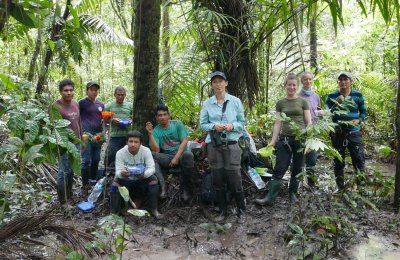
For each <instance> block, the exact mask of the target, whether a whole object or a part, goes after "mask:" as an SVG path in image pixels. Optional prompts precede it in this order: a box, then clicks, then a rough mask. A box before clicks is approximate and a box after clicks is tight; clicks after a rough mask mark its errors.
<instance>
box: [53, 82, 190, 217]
mask: <svg viewBox="0 0 400 260" xmlns="http://www.w3.org/2000/svg"><path fill="white" fill-rule="evenodd" d="M58 87H59V92H60V96H61V98H60V99H59V100H57V101H56V102H55V103H54V104H53V105H54V106H55V108H56V109H57V110H58V111H59V112H60V114H61V116H62V118H64V119H66V120H68V121H70V125H69V127H70V128H71V129H72V130H73V131H74V133H75V135H76V137H77V138H78V139H80V140H82V141H83V145H82V146H81V145H80V144H79V142H76V144H75V145H76V148H77V149H78V151H81V158H82V167H81V175H82V193H83V195H85V196H86V195H87V191H88V189H89V183H90V180H91V179H92V180H94V181H95V180H96V179H98V178H99V176H98V166H99V162H100V153H101V148H102V145H103V143H104V142H105V141H106V138H105V136H106V133H105V131H106V129H105V128H106V127H105V125H107V124H109V128H108V131H109V136H110V138H109V141H108V144H107V149H106V155H105V159H104V165H105V167H106V169H115V178H114V180H113V182H112V185H111V188H110V206H111V211H112V213H116V214H118V213H120V210H121V196H120V193H119V190H118V187H119V186H125V187H127V188H128V189H129V190H130V191H131V192H132V191H133V190H135V192H139V193H140V192H142V193H143V195H144V196H147V201H148V206H149V210H150V213H151V214H152V215H153V216H154V217H155V218H162V215H161V214H160V213H159V212H158V209H157V207H158V198H159V197H161V198H165V196H166V188H165V181H164V177H163V174H164V173H165V171H167V170H170V169H171V168H174V169H176V170H177V171H179V172H180V174H181V176H182V181H181V187H182V190H183V195H182V197H183V199H184V200H189V199H190V196H191V188H190V187H191V173H192V170H193V167H194V159H193V154H192V153H191V152H189V151H187V150H186V146H187V143H188V132H187V130H186V128H185V127H184V125H183V124H182V122H180V121H175V120H170V113H169V110H168V107H167V106H165V105H159V106H158V107H157V108H156V111H157V112H156V119H157V122H158V125H157V126H155V127H154V128H153V125H152V123H151V122H148V123H147V124H146V130H147V133H148V135H149V137H150V148H151V150H150V148H148V147H145V146H142V140H143V137H142V133H140V132H138V131H132V120H131V118H132V113H133V105H132V103H129V102H126V101H125V97H126V89H125V88H124V87H122V86H117V87H116V88H115V90H114V97H115V100H114V101H112V102H109V103H107V104H105V105H104V104H103V103H102V102H101V101H99V100H98V99H97V96H98V94H99V90H100V85H99V84H98V83H96V82H93V81H90V82H88V83H87V85H86V95H87V96H86V97H85V98H83V99H82V100H80V101H79V102H77V101H75V100H74V99H73V98H74V91H75V84H74V82H73V81H71V80H69V79H65V80H62V81H61V82H60V83H59V86H58ZM102 112H111V113H112V114H111V115H112V116H111V118H104V117H103V116H102ZM135 167H136V168H135ZM131 168H135V169H142V170H136V172H132V171H130V169H131ZM73 176H74V172H73V171H72V168H71V164H70V160H69V156H68V153H66V154H64V155H62V156H60V158H59V164H58V175H57V194H58V200H59V201H60V203H61V204H62V205H63V206H65V207H68V199H70V198H71V197H72V183H73ZM159 189H160V190H161V191H160V193H159Z"/></svg>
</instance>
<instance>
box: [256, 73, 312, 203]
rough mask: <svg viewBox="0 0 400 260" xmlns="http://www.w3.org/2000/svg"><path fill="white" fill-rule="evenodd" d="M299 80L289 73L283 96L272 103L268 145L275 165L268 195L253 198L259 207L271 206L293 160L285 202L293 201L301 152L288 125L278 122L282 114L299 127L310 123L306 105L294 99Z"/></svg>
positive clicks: (297, 98) (302, 155)
mask: <svg viewBox="0 0 400 260" xmlns="http://www.w3.org/2000/svg"><path fill="white" fill-rule="evenodd" d="M298 86H299V79H298V78H297V76H296V75H295V74H293V73H289V74H288V75H287V77H286V79H285V88H286V97H285V98H283V99H281V100H279V101H278V102H277V103H276V121H275V124H274V128H273V131H272V140H271V142H270V143H269V144H268V146H273V147H275V148H276V164H275V167H274V170H273V174H272V179H271V181H270V182H269V191H268V194H267V195H266V196H265V197H264V198H263V199H257V200H256V203H257V204H259V205H271V204H272V203H273V202H274V201H275V199H276V197H277V196H278V194H279V190H280V183H281V179H282V177H283V175H284V174H285V173H286V171H287V170H288V168H289V165H290V162H291V161H292V158H293V164H292V170H291V172H292V173H291V177H290V183H289V199H290V201H291V202H292V203H295V202H296V201H297V198H296V195H297V190H298V187H299V182H298V180H297V178H296V176H297V174H299V173H300V172H301V168H302V167H303V164H304V151H303V148H302V143H301V141H299V140H296V134H295V131H294V129H292V127H291V125H290V124H289V123H288V122H287V121H286V120H285V121H283V120H282V119H281V115H282V114H283V113H284V114H285V115H286V116H287V117H289V118H290V119H291V120H292V121H293V122H295V123H296V124H297V125H298V126H299V127H300V128H305V127H306V126H307V125H310V124H311V114H310V109H309V106H308V103H307V101H306V100H305V99H303V98H301V97H299V96H298V94H297V93H298V91H297V90H298Z"/></svg>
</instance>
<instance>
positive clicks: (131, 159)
mask: <svg viewBox="0 0 400 260" xmlns="http://www.w3.org/2000/svg"><path fill="white" fill-rule="evenodd" d="M135 165H143V166H144V167H145V170H144V178H148V177H150V176H151V175H153V174H154V173H155V172H156V167H155V163H154V159H153V156H152V155H151V151H150V149H149V148H147V147H145V146H143V145H141V146H140V148H139V151H138V152H137V154H135V155H133V154H132V153H131V152H129V150H128V145H125V146H124V148H122V149H121V150H119V151H118V152H117V155H116V156H115V176H116V177H117V178H120V179H123V178H124V177H122V175H121V171H123V170H126V167H128V166H135ZM128 178H129V179H131V180H137V177H135V176H130V177H128Z"/></svg>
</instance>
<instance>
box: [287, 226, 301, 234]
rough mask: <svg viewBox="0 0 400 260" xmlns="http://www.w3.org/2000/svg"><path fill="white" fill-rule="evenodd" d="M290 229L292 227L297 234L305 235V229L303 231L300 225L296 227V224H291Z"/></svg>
mask: <svg viewBox="0 0 400 260" xmlns="http://www.w3.org/2000/svg"><path fill="white" fill-rule="evenodd" d="M289 227H290V228H291V229H292V230H293V231H294V232H295V233H296V234H299V235H303V229H302V228H301V227H300V226H298V225H296V224H293V223H289Z"/></svg>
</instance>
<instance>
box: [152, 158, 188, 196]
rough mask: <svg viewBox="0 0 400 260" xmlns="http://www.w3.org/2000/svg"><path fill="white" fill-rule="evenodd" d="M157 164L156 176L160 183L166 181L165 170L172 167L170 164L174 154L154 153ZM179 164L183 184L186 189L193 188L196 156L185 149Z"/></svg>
mask: <svg viewBox="0 0 400 260" xmlns="http://www.w3.org/2000/svg"><path fill="white" fill-rule="evenodd" d="M152 155H153V158H154V162H155V164H156V173H155V174H156V176H157V179H158V180H159V182H160V184H161V183H164V176H163V170H169V169H171V166H169V164H170V163H171V161H172V159H173V158H174V156H175V155H174V154H165V153H155V152H153V153H152ZM179 166H180V167H181V177H182V179H181V180H182V181H181V184H182V186H183V188H185V189H191V187H190V186H191V178H192V172H193V167H194V156H193V153H192V152H189V151H185V152H183V153H182V155H181V157H180V158H179Z"/></svg>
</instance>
